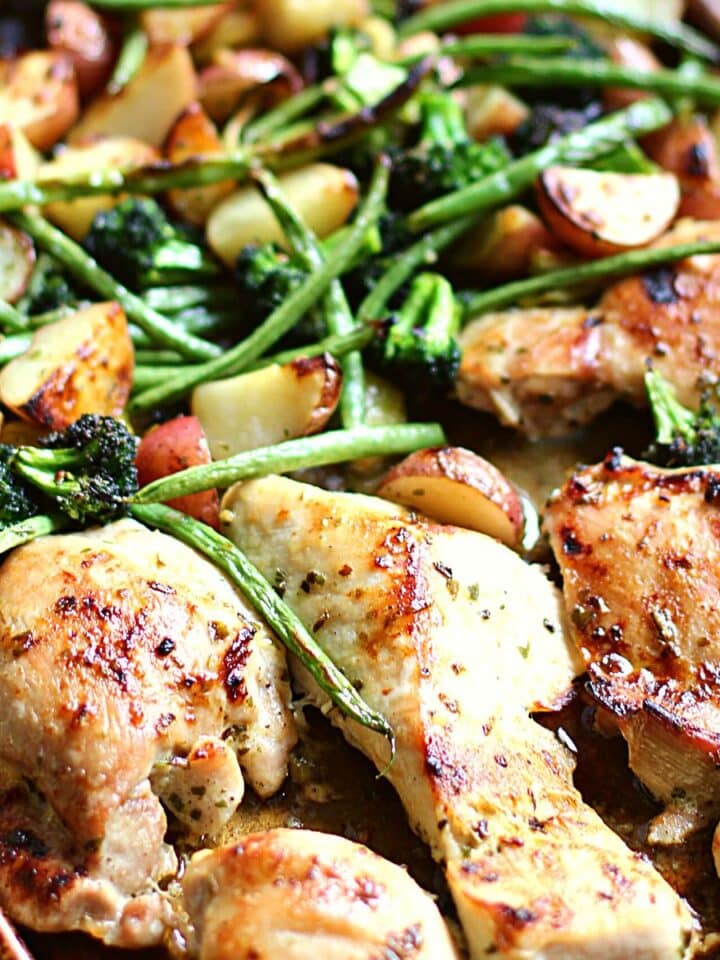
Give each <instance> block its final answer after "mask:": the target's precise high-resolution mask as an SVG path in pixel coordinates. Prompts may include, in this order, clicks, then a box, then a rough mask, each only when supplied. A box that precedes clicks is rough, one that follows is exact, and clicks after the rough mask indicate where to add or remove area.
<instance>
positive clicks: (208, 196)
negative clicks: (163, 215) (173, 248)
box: [165, 103, 235, 227]
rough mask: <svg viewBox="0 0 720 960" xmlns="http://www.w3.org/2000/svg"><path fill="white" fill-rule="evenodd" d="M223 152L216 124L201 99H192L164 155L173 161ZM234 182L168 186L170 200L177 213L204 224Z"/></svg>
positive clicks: (168, 199) (174, 129) (179, 118)
mask: <svg viewBox="0 0 720 960" xmlns="http://www.w3.org/2000/svg"><path fill="white" fill-rule="evenodd" d="M224 152H225V150H224V146H223V142H222V140H221V139H220V135H219V134H218V132H217V128H216V127H215V124H214V123H213V122H212V120H211V119H210V117H208V115H207V114H206V113H205V111H204V110H203V108H202V106H201V105H200V104H199V103H191V104H190V106H189V107H187V108H186V109H185V110H183V112H182V113H181V114H180V116H179V117H178V119H177V122H176V123H175V125H174V127H173V128H172V130H171V131H170V134H169V136H168V139H167V143H166V144H165V156H166V158H167V159H168V160H169V161H170V162H171V163H181V162H182V161H183V160H189V159H190V158H191V157H214V156H218V155H222V154H223V153H224ZM234 186H235V181H234V180H223V181H222V183H213V184H210V185H209V186H207V187H194V188H191V189H188V190H169V191H168V193H167V201H168V204H169V206H170V207H171V209H172V211H173V213H175V214H176V215H177V216H178V217H180V218H181V219H183V220H187V221H188V222H189V223H193V224H195V226H198V227H202V226H204V225H205V221H206V220H207V218H208V216H209V215H210V212H211V211H212V210H213V208H214V207H216V206H217V205H218V203H219V202H220V201H221V200H222V199H223V197H226V196H227V195H228V194H229V193H231V192H232V190H233V188H234Z"/></svg>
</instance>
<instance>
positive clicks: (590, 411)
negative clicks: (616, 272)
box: [457, 221, 720, 436]
mask: <svg viewBox="0 0 720 960" xmlns="http://www.w3.org/2000/svg"><path fill="white" fill-rule="evenodd" d="M699 239H720V222H719V221H712V222H707V223H701V222H696V221H682V222H680V223H679V224H678V225H677V226H676V227H675V228H674V230H673V231H672V232H671V233H670V234H667V235H666V236H665V237H663V239H662V241H661V243H658V244H657V245H658V246H660V245H662V246H666V245H668V244H670V243H684V242H689V241H692V240H699ZM460 344H461V348H462V363H461V366H460V372H459V375H458V381H457V393H458V397H459V399H460V400H461V401H462V402H463V403H466V404H468V405H469V406H471V407H477V408H479V409H481V410H489V411H491V412H494V413H496V414H497V416H498V417H499V418H500V420H501V421H502V422H503V423H504V424H506V425H508V426H511V427H516V428H518V429H521V430H524V431H525V432H526V433H528V434H529V435H531V436H540V435H560V434H563V433H567V431H568V430H571V429H573V428H575V427H577V426H579V425H581V424H583V423H587V422H588V421H589V420H591V419H593V417H595V416H596V415H597V414H598V413H600V412H601V411H603V410H605V409H606V408H607V407H609V406H610V405H611V404H612V403H613V401H614V400H616V399H620V398H622V399H625V400H629V401H631V402H633V403H636V404H638V405H644V404H645V402H646V399H645V387H644V382H643V375H644V373H645V371H646V369H647V364H648V361H649V360H651V361H652V363H653V366H654V367H655V368H656V369H657V370H659V371H660V372H661V373H662V374H663V376H665V377H666V378H667V379H668V380H670V382H671V383H672V384H673V386H674V387H675V389H676V390H677V393H678V397H679V399H680V401H681V402H682V403H684V404H686V405H687V406H691V407H693V406H696V405H697V402H698V398H699V395H700V393H701V392H702V389H703V387H706V386H707V384H708V383H709V382H714V381H715V380H717V379H718V375H719V374H720V256H707V257H692V258H691V259H689V260H684V261H681V262H680V263H678V264H676V265H674V266H672V267H663V268H662V269H660V270H657V271H655V272H653V273H651V274H646V275H644V276H640V277H630V278H628V279H626V280H621V281H620V282H618V283H615V284H614V285H613V286H611V287H610V289H609V290H608V291H607V292H606V294H605V295H604V296H603V297H602V299H601V300H600V301H599V303H598V304H597V306H595V307H594V308H592V309H590V308H586V307H581V306H579V307H544V308H540V307H538V308H534V309H526V310H509V311H506V312H503V313H492V314H487V315H485V316H483V317H480V318H478V319H477V320H475V321H474V322H473V323H470V324H469V325H468V326H467V327H466V329H465V330H464V331H463V333H462V334H461V337H460Z"/></svg>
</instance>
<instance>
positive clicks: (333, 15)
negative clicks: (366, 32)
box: [256, 0, 370, 53]
mask: <svg viewBox="0 0 720 960" xmlns="http://www.w3.org/2000/svg"><path fill="white" fill-rule="evenodd" d="M369 7H370V5H369V3H368V2H367V0H303V2H302V3H298V0H263V2H262V3H259V4H258V5H257V8H256V9H257V12H258V15H259V17H260V24H261V28H262V32H263V37H264V38H265V40H267V42H268V44H269V45H270V46H271V47H273V48H275V49H277V50H282V51H283V52H284V53H294V52H297V51H298V50H301V49H302V48H303V47H305V46H307V45H308V44H310V43H314V42H315V41H317V40H321V39H322V38H323V37H324V36H325V35H326V34H327V32H328V30H330V29H331V28H332V27H356V26H358V25H359V24H360V23H361V22H362V20H363V19H364V18H365V17H367V16H368V14H369V12H370V10H369Z"/></svg>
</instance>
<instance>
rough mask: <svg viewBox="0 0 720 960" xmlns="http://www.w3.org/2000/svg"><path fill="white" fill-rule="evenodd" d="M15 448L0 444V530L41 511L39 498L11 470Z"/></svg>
mask: <svg viewBox="0 0 720 960" xmlns="http://www.w3.org/2000/svg"><path fill="white" fill-rule="evenodd" d="M16 453H17V448H16V447H11V446H9V445H8V444H6V443H3V444H0V528H1V527H4V526H5V525H6V524H9V523H19V522H20V521H21V520H27V519H28V518H30V517H34V516H35V515H36V514H37V513H40V512H41V510H42V506H41V498H40V497H38V496H36V495H35V493H34V491H33V489H32V487H31V486H30V485H29V484H28V483H26V482H25V481H24V480H23V478H22V477H20V476H18V474H16V473H15V471H14V470H13V460H14V459H15V455H16Z"/></svg>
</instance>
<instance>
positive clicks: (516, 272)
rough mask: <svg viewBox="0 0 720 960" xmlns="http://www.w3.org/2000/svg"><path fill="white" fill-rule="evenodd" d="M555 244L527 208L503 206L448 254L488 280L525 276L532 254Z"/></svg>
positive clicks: (455, 262)
mask: <svg viewBox="0 0 720 960" xmlns="http://www.w3.org/2000/svg"><path fill="white" fill-rule="evenodd" d="M553 245H554V240H553V237H552V235H551V234H550V232H549V231H548V229H547V227H546V226H545V224H544V223H543V222H542V220H541V219H540V218H539V217H537V216H536V215H535V214H534V213H531V211H530V210H528V209H527V208H526V207H522V206H520V205H519V204H511V205H510V206H508V207H503V209H502V210H498V211H497V212H496V213H493V214H491V215H490V217H488V218H487V219H485V220H482V221H481V222H480V223H479V224H477V226H475V227H473V228H472V229H471V230H470V231H468V233H466V234H465V235H464V236H463V238H462V240H460V241H459V243H457V244H456V245H455V246H454V247H453V248H452V250H451V251H450V253H449V255H448V260H449V262H450V263H451V264H452V265H453V266H454V267H459V268H460V269H461V270H472V271H473V272H474V273H476V274H477V275H478V276H479V277H483V278H487V279H489V280H496V281H500V280H510V279H512V278H513V277H520V276H524V275H525V274H526V273H527V272H528V270H529V267H530V261H531V258H532V256H533V254H534V253H535V252H536V251H537V250H540V249H546V248H549V247H552V246H553Z"/></svg>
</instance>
